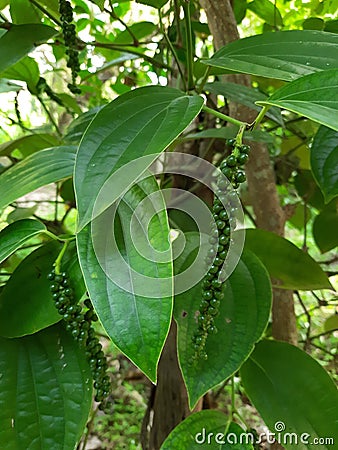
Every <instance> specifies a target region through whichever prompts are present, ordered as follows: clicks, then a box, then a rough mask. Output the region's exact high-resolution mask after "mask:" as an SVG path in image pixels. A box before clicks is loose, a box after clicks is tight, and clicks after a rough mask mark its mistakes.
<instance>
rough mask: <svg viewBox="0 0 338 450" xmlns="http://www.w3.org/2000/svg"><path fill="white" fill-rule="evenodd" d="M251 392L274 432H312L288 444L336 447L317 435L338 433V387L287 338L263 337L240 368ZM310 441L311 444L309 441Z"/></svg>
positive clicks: (290, 448)
mask: <svg viewBox="0 0 338 450" xmlns="http://www.w3.org/2000/svg"><path fill="white" fill-rule="evenodd" d="M240 374H241V378H242V382H243V385H244V388H245V391H246V393H247V395H248V396H249V398H250V400H251V401H252V403H253V404H254V406H255V407H256V408H257V410H258V412H259V413H260V415H261V416H262V418H263V419H264V421H265V423H266V425H267V426H268V427H269V428H270V430H271V431H272V432H277V431H281V433H280V436H281V439H283V436H286V435H287V433H296V434H297V436H298V439H300V436H301V435H302V436H304V435H305V434H306V433H307V434H308V436H305V438H307V442H300V441H298V442H297V443H295V441H294V440H293V441H291V443H290V439H287V436H286V438H285V439H286V440H285V441H283V440H282V441H281V444H283V447H285V448H286V449H288V450H298V449H299V448H302V449H310V450H314V449H316V448H317V449H318V448H320V449H321V450H324V449H332V448H333V447H334V445H332V443H331V445H325V444H322V445H320V444H317V445H315V444H314V443H313V442H314V439H316V438H324V437H326V438H333V439H334V442H337V439H338V427H337V417H338V391H337V389H336V386H335V384H334V382H333V380H332V379H331V378H330V376H329V375H328V373H327V372H326V371H325V369H324V368H323V367H322V366H321V365H320V364H319V363H318V362H317V361H315V360H314V359H312V358H311V356H309V355H308V354H307V353H305V352H303V351H302V350H300V349H299V348H297V347H294V346H292V345H290V344H287V343H286V342H278V341H262V342H260V343H259V344H258V345H257V346H256V348H255V350H254V352H253V353H252V354H251V355H250V358H249V359H248V360H247V361H246V362H245V363H244V365H243V366H242V368H241V371H240ZM305 444H306V445H305Z"/></svg>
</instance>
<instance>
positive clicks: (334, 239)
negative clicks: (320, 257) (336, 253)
mask: <svg viewBox="0 0 338 450" xmlns="http://www.w3.org/2000/svg"><path fill="white" fill-rule="evenodd" d="M337 230H338V197H337V198H336V199H334V200H332V201H331V202H330V203H329V204H328V205H327V206H326V207H325V208H324V209H323V210H322V211H321V212H320V213H319V214H318V216H316V217H315V220H314V221H313V228H312V233H313V237H314V239H315V242H316V244H317V246H318V248H319V249H320V251H321V252H322V253H325V252H328V251H329V250H332V249H334V248H335V247H337V246H338V233H337Z"/></svg>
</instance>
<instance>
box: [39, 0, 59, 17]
mask: <svg viewBox="0 0 338 450" xmlns="http://www.w3.org/2000/svg"><path fill="white" fill-rule="evenodd" d="M39 3H41V4H42V5H45V6H47V8H48V11H51V12H52V11H53V12H54V13H56V14H58V13H59V2H58V0H39Z"/></svg>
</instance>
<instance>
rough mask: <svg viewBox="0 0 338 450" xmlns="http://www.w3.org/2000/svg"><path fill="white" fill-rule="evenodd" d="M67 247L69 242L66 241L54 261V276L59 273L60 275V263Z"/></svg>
mask: <svg viewBox="0 0 338 450" xmlns="http://www.w3.org/2000/svg"><path fill="white" fill-rule="evenodd" d="M68 245H69V241H66V242H65V243H64V244H63V247H62V249H61V252H60V253H59V256H58V257H57V258H56V260H55V263H54V266H55V273H56V275H60V273H61V261H62V258H63V256H64V254H65V253H66V250H67V247H68Z"/></svg>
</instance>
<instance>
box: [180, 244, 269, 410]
mask: <svg viewBox="0 0 338 450" xmlns="http://www.w3.org/2000/svg"><path fill="white" fill-rule="evenodd" d="M185 257H186V258H189V257H191V255H185ZM223 292H224V299H223V300H222V301H221V306H220V315H219V316H218V317H217V318H216V319H215V326H216V327H217V329H218V333H217V334H210V335H209V336H208V339H207V343H206V352H207V355H208V359H207V361H204V360H198V361H197V364H195V365H194V364H191V362H192V358H193V353H194V350H193V348H192V337H193V334H194V332H195V331H196V329H197V316H196V311H198V308H199V305H200V301H201V283H199V284H197V285H196V286H194V287H193V288H192V289H191V290H189V291H188V292H185V293H183V294H180V295H179V296H176V297H175V307H174V317H175V320H176V322H177V325H178V353H179V361H180V366H181V368H182V373H183V377H184V380H185V383H186V386H187V390H188V395H189V401H190V406H191V407H193V406H194V405H195V403H196V402H197V400H198V399H199V398H200V397H201V396H202V395H204V394H205V393H206V392H207V391H208V390H209V389H211V388H212V387H214V386H216V385H217V384H218V383H221V382H222V381H224V380H226V379H227V378H229V377H230V376H231V375H232V374H233V373H234V372H236V370H238V368H239V367H240V366H241V364H242V363H243V362H244V361H245V359H246V358H247V357H248V356H249V354H250V353H251V351H252V349H253V347H254V344H255V343H256V342H257V341H258V340H259V338H260V337H261V335H262V333H263V331H264V329H265V327H266V324H267V322H268V319H269V314H270V306H271V288H270V282H269V277H268V274H267V272H266V270H265V268H264V267H263V265H262V264H261V263H260V261H259V260H258V258H257V257H255V255H253V254H252V253H251V252H246V253H244V254H243V255H242V258H241V260H240V262H239V264H238V266H237V267H236V269H235V271H234V272H233V273H232V275H231V276H230V277H229V279H228V280H227V281H226V282H225V285H224V289H223Z"/></svg>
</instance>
